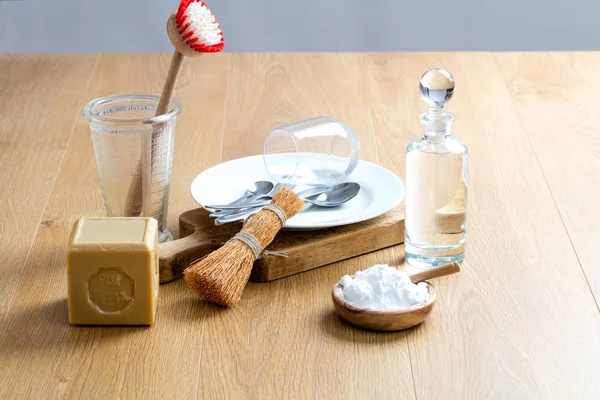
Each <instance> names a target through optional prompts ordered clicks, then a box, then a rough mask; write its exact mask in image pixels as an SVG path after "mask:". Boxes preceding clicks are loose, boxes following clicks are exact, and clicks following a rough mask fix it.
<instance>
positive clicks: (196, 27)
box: [181, 2, 222, 46]
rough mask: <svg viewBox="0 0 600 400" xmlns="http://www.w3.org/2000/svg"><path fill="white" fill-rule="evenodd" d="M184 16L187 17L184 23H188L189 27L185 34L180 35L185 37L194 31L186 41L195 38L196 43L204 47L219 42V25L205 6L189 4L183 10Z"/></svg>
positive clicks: (220, 34)
mask: <svg viewBox="0 0 600 400" xmlns="http://www.w3.org/2000/svg"><path fill="white" fill-rule="evenodd" d="M185 15H186V16H187V18H186V22H189V23H190V26H189V27H188V28H187V29H186V30H185V32H182V33H181V35H182V36H185V34H186V33H188V32H189V31H194V33H193V35H192V36H191V37H190V38H188V39H191V38H194V37H197V38H198V42H200V43H202V44H204V45H206V46H212V45H215V44H218V43H220V42H221V38H222V33H221V29H220V28H219V24H218V23H217V22H216V19H215V16H214V15H212V13H211V12H210V10H209V9H208V7H206V5H203V4H202V3H196V2H194V3H191V4H190V5H189V6H188V7H187V9H186V10H185Z"/></svg>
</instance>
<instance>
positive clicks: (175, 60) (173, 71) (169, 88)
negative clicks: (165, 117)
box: [156, 50, 183, 116]
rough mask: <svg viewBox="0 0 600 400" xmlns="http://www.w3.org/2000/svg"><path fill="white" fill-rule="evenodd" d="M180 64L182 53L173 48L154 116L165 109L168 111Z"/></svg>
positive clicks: (181, 62) (164, 111)
mask: <svg viewBox="0 0 600 400" xmlns="http://www.w3.org/2000/svg"><path fill="white" fill-rule="evenodd" d="M181 64H183V54H181V53H180V52H179V51H178V50H175V52H174V53H173V57H172V58H171V65H170V66H169V72H168V73H167V79H166V81H165V85H164V86H163V90H162V93H161V95H160V102H159V103H158V107H157V108H156V116H159V115H162V114H165V113H166V112H167V111H169V105H170V104H171V100H172V99H173V92H174V91H175V84H176V83H177V78H178V77H179V71H180V70H181Z"/></svg>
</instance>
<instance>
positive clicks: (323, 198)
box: [215, 182, 360, 225]
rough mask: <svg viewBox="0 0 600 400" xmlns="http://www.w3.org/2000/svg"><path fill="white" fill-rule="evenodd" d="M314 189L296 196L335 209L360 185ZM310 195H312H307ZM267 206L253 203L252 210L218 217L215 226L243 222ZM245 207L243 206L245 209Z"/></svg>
mask: <svg viewBox="0 0 600 400" xmlns="http://www.w3.org/2000/svg"><path fill="white" fill-rule="evenodd" d="M315 190H318V189H315V188H312V189H307V190H305V191H302V192H300V193H298V196H300V198H302V199H303V200H304V201H306V202H307V203H310V204H314V205H316V206H318V207H337V206H339V205H341V204H343V203H345V202H347V201H349V200H351V199H352V198H354V197H355V196H356V195H357V194H358V192H359V191H360V185H359V184H358V183H354V182H346V183H340V184H338V185H335V186H333V187H332V188H329V189H326V190H323V189H321V192H320V193H315ZM309 193H312V194H309ZM306 195H308V197H305V196H306ZM267 204H269V202H261V203H253V206H252V208H244V209H243V210H240V211H237V212H234V213H232V214H228V215H225V216H220V217H219V218H217V219H215V225H223V224H228V223H230V222H235V221H243V220H244V219H246V218H247V217H248V216H249V215H252V214H254V213H256V212H258V211H260V210H261V208H262V207H264V206H266V205H267ZM246 206H247V205H244V207H246Z"/></svg>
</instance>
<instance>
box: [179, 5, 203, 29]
mask: <svg viewBox="0 0 600 400" xmlns="http://www.w3.org/2000/svg"><path fill="white" fill-rule="evenodd" d="M196 1H198V0H181V1H180V2H179V8H178V9H177V14H176V15H175V20H176V21H177V26H181V24H183V20H184V19H185V10H187V8H188V6H189V5H190V4H191V3H193V2H196Z"/></svg>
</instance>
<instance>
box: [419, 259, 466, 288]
mask: <svg viewBox="0 0 600 400" xmlns="http://www.w3.org/2000/svg"><path fill="white" fill-rule="evenodd" d="M459 271H460V264H459V263H458V262H456V261H454V262H451V263H448V264H444V265H440V266H439V267H435V268H432V269H429V270H427V271H423V272H419V273H418V274H414V275H411V276H410V280H411V282H412V283H417V282H422V281H426V280H428V279H433V278H439V277H440V276H446V275H452V274H455V273H457V272H459Z"/></svg>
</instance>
